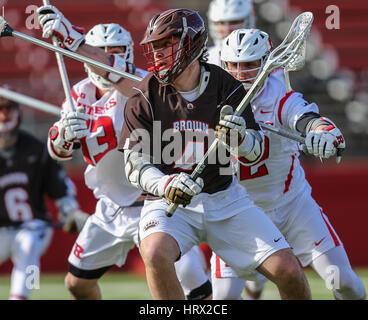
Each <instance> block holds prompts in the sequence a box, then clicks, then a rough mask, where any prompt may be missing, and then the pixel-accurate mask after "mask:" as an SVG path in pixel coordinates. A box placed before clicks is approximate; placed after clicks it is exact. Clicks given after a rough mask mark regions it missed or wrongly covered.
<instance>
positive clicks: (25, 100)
mask: <svg viewBox="0 0 368 320" xmlns="http://www.w3.org/2000/svg"><path fill="white" fill-rule="evenodd" d="M0 96H1V97H4V98H6V99H8V100H12V101H15V102H18V103H19V104H24V105H27V106H30V107H32V108H35V109H37V110H40V111H44V112H47V113H50V114H53V115H55V116H60V108H58V107H57V106H54V105H52V104H49V103H46V102H43V101H40V100H37V99H34V98H31V97H28V96H26V95H24V94H21V93H18V92H15V91H12V90H7V89H5V88H0Z"/></svg>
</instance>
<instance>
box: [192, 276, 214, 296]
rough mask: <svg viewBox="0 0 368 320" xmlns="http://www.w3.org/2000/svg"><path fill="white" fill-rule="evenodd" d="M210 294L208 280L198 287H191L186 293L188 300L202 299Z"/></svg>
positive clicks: (210, 289) (209, 282)
mask: <svg viewBox="0 0 368 320" xmlns="http://www.w3.org/2000/svg"><path fill="white" fill-rule="evenodd" d="M210 296H212V284H211V281H210V280H207V281H206V282H205V283H204V284H202V285H201V286H199V287H198V288H195V289H193V290H192V291H191V292H190V293H189V294H188V295H187V299H188V300H204V299H207V298H209V297H210Z"/></svg>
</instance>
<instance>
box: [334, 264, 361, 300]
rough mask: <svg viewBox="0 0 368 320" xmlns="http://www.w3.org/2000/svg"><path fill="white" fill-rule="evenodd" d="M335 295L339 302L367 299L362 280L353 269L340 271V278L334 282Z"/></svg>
mask: <svg viewBox="0 0 368 320" xmlns="http://www.w3.org/2000/svg"><path fill="white" fill-rule="evenodd" d="M333 287H334V290H333V291H334V295H335V297H336V298H337V299H339V300H361V299H365V297H366V293H365V288H364V285H363V282H362V280H361V279H360V278H359V277H358V276H357V275H356V273H355V272H354V271H353V270H352V269H351V268H349V269H345V270H340V274H339V277H338V278H337V279H334V281H333Z"/></svg>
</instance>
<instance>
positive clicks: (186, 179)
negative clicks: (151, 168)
mask: <svg viewBox="0 0 368 320" xmlns="http://www.w3.org/2000/svg"><path fill="white" fill-rule="evenodd" d="M202 189H203V179H202V178H197V180H196V181H193V180H192V178H191V177H190V175H189V174H187V173H184V172H181V173H180V174H172V175H166V176H163V177H162V178H161V179H160V182H159V185H158V193H159V196H161V197H164V198H166V199H167V200H169V201H170V202H172V203H176V204H182V205H183V206H186V205H188V204H189V203H190V201H191V200H192V197H193V196H195V195H197V194H199V193H200V192H201V191H202Z"/></svg>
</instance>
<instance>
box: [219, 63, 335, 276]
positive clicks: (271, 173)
mask: <svg viewBox="0 0 368 320" xmlns="http://www.w3.org/2000/svg"><path fill="white" fill-rule="evenodd" d="M251 106H252V109H253V113H254V116H255V119H256V120H257V121H259V122H263V123H266V124H269V125H272V126H275V127H280V128H282V129H284V130H290V131H291V132H294V133H295V131H296V128H295V126H296V122H297V120H298V119H299V118H300V117H301V116H302V115H303V114H305V113H307V112H315V113H318V107H317V105H316V104H315V103H308V102H306V101H305V100H304V99H303V97H302V94H300V93H296V92H293V91H291V92H290V93H287V92H286V87H285V81H284V75H283V70H281V69H279V70H276V71H275V72H273V73H272V74H271V75H270V76H269V78H268V80H267V84H266V86H265V88H264V90H263V91H262V92H261V93H260V94H259V95H258V96H257V97H256V98H255V99H254V100H253V101H252V102H251ZM264 133H265V151H264V154H263V156H262V158H261V159H260V161H258V162H257V163H256V164H255V165H253V166H250V167H245V166H242V165H240V164H238V167H237V176H238V179H239V181H240V183H241V184H242V185H243V186H244V187H245V188H246V189H247V192H248V194H249V197H250V198H251V199H252V200H253V201H254V203H255V204H256V205H257V206H259V207H261V208H262V209H263V210H264V211H265V213H266V214H267V215H268V216H269V217H270V218H271V220H272V221H273V222H274V224H275V225H276V226H277V227H278V228H279V230H280V231H281V232H282V234H283V235H284V236H285V238H286V239H287V241H288V242H289V243H290V245H291V247H292V248H293V252H294V254H295V255H296V256H297V257H298V258H299V260H300V261H301V263H302V265H303V266H306V265H309V264H310V263H311V262H312V261H313V260H314V259H315V258H317V257H318V256H319V255H321V254H323V253H324V252H326V251H328V250H330V249H332V248H333V247H335V246H340V245H341V241H340V239H339V238H338V236H337V235H336V232H335V231H334V229H333V227H332V226H331V225H330V223H329V221H328V219H327V217H326V215H325V214H324V213H323V210H322V209H321V208H320V207H319V206H318V204H317V203H316V202H315V200H314V199H313V198H312V196H311V187H310V185H309V183H308V181H307V180H306V178H305V173H304V170H303V168H302V166H301V164H300V162H299V159H298V157H299V154H300V151H299V145H298V143H297V142H294V141H292V140H289V139H287V138H284V137H281V136H279V135H277V134H274V133H271V132H269V131H266V130H265V131H264ZM212 274H213V276H215V277H217V278H219V277H235V273H234V272H233V271H232V270H231V268H230V267H228V266H226V264H225V263H224V262H223V261H221V259H219V258H218V257H215V256H213V257H212Z"/></svg>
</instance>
